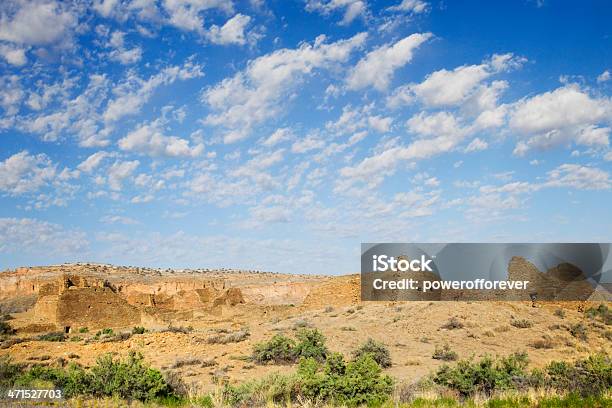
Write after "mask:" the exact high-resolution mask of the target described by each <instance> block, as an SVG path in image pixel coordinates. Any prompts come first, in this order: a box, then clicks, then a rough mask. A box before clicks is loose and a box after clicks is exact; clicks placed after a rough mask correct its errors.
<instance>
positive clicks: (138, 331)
mask: <svg viewBox="0 0 612 408" xmlns="http://www.w3.org/2000/svg"><path fill="white" fill-rule="evenodd" d="M146 331H147V329H145V328H144V327H142V326H136V327H134V328H133V329H132V334H144V333H145V332H146Z"/></svg>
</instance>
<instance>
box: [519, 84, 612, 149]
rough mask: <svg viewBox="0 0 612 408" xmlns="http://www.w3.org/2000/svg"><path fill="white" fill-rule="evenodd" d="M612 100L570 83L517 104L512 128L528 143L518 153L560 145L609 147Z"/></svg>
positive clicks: (524, 142) (521, 145) (521, 144)
mask: <svg viewBox="0 0 612 408" xmlns="http://www.w3.org/2000/svg"><path fill="white" fill-rule="evenodd" d="M610 122H612V99H610V98H606V97H600V98H598V97H593V96H591V95H590V94H589V93H588V92H587V91H586V90H583V89H582V88H580V86H579V85H577V84H568V85H565V86H563V87H560V88H557V89H555V90H554V91H549V92H544V93H541V94H538V95H535V96H533V97H530V98H526V99H523V100H521V101H519V102H517V103H515V104H514V105H513V107H512V111H511V113H510V120H509V126H510V129H512V130H513V131H515V132H516V133H517V134H518V135H520V136H522V138H523V139H524V140H521V141H519V142H518V144H517V145H516V147H515V149H514V154H515V155H518V156H522V155H524V154H526V153H527V152H528V151H530V150H532V149H549V148H552V147H556V146H559V145H564V144H565V145H569V144H570V143H575V144H577V145H583V146H590V147H605V146H608V144H609V133H610V128H609V127H606V126H604V124H607V123H610Z"/></svg>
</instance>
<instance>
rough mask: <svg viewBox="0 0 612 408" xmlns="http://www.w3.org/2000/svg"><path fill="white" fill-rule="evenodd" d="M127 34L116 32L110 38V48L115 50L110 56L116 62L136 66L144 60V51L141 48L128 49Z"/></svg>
mask: <svg viewBox="0 0 612 408" xmlns="http://www.w3.org/2000/svg"><path fill="white" fill-rule="evenodd" d="M124 37H125V33H124V32H121V31H115V32H114V33H113V34H112V35H111V38H110V41H109V46H111V47H112V48H113V50H112V51H111V52H110V54H109V56H110V58H111V59H113V60H115V61H119V62H120V63H121V64H123V65H130V64H135V63H137V62H138V61H140V59H141V58H142V49H141V48H140V47H134V48H126V47H125V39H124Z"/></svg>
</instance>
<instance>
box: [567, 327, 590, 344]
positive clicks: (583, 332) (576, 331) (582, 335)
mask: <svg viewBox="0 0 612 408" xmlns="http://www.w3.org/2000/svg"><path fill="white" fill-rule="evenodd" d="M569 331H570V334H571V335H572V336H574V337H576V338H577V339H580V340H582V341H586V339H587V328H586V327H585V325H584V324H582V323H576V324H573V325H571V326H570V328H569Z"/></svg>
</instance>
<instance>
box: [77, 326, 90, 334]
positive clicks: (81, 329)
mask: <svg viewBox="0 0 612 408" xmlns="http://www.w3.org/2000/svg"><path fill="white" fill-rule="evenodd" d="M79 333H89V329H88V328H87V327H81V328H80V329H79Z"/></svg>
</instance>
